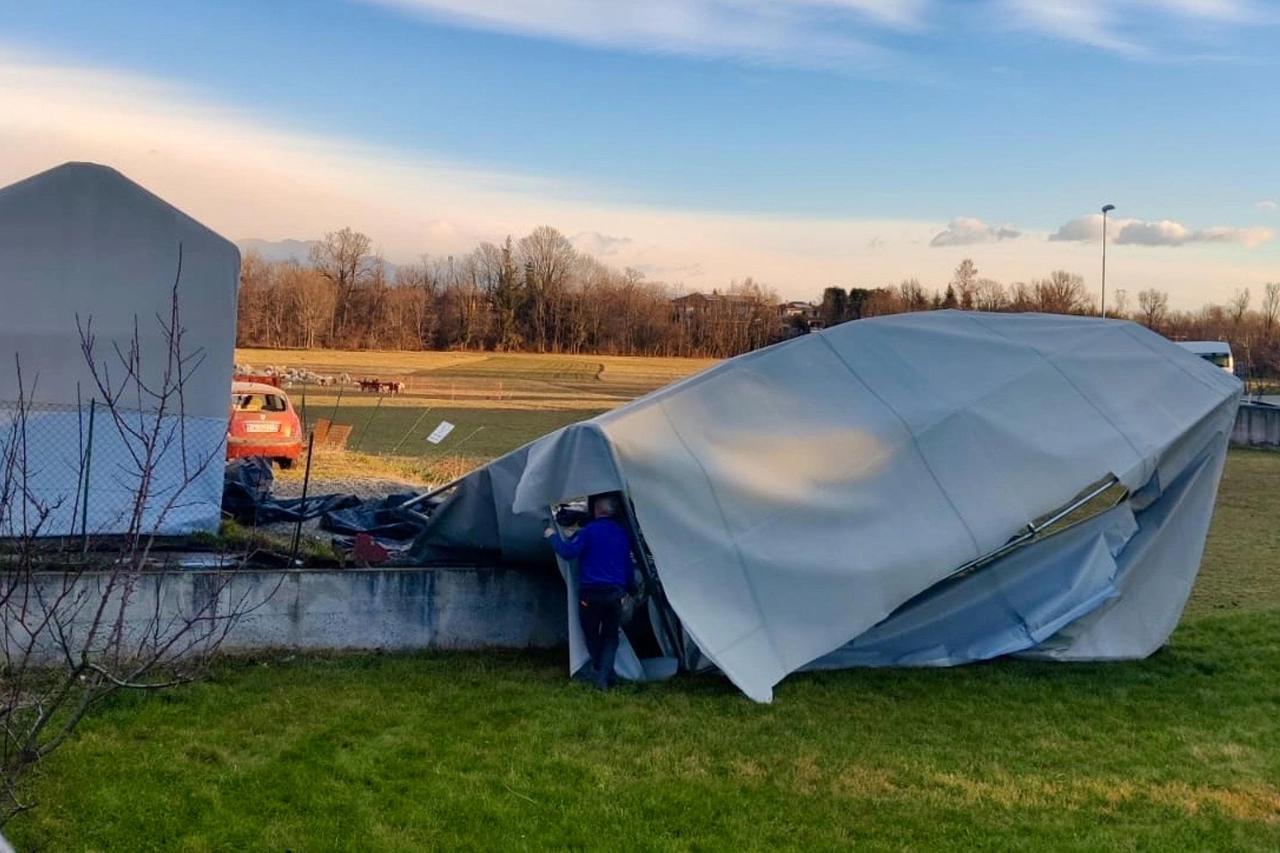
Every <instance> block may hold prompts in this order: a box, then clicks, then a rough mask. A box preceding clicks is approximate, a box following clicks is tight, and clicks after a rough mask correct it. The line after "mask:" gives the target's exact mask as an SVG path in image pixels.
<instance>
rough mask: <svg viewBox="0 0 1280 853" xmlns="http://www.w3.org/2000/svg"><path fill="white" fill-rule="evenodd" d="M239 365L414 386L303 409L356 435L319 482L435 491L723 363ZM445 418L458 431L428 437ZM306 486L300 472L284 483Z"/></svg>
mask: <svg viewBox="0 0 1280 853" xmlns="http://www.w3.org/2000/svg"><path fill="white" fill-rule="evenodd" d="M236 362H237V363H238V364H248V365H250V366H252V367H254V368H256V369H259V370H260V369H261V368H263V367H265V366H267V365H272V366H278V367H305V368H307V369H308V370H314V371H317V372H319V373H322V374H330V375H340V374H342V373H347V374H349V375H350V376H351V377H352V378H353V379H356V380H358V379H360V378H362V377H367V378H376V379H382V380H386V381H398V382H404V383H405V390H404V392H403V393H400V394H373V393H367V392H361V391H360V390H359V388H358V387H354V386H338V387H335V386H323V387H322V386H318V385H295V386H294V387H292V388H289V389H288V390H289V396H290V397H291V399H292V400H293V403H294V406H295V407H296V408H297V409H298V410H299V412H300V413H302V414H303V416H304V420H305V421H306V422H307V423H308V424H309V425H313V424H314V423H315V422H316V420H317V419H319V418H325V419H327V420H329V421H331V422H333V423H341V424H348V425H350V426H351V428H352V432H351V437H350V439H349V441H348V442H347V452H346V453H342V454H334V453H322V454H320V455H319V456H317V458H316V459H315V461H314V468H315V476H316V477H317V478H318V479H321V480H325V479H330V480H333V479H344V480H345V479H352V478H358V477H359V476H360V475H361V472H362V471H363V472H369V474H370V475H375V476H379V477H390V478H395V479H400V480H403V481H405V482H409V483H418V484H423V485H433V484H440V483H443V482H447V481H448V480H451V479H453V478H454V477H456V476H458V475H459V474H460V473H464V472H466V471H468V470H471V469H473V468H475V467H478V466H479V465H482V464H483V463H485V462H487V461H489V460H491V459H494V458H495V457H498V456H501V455H502V454H504V453H507V452H509V451H511V450H514V449H516V448H517V447H520V446H521V445H523V444H526V443H528V442H530V441H533V440H534V439H535V438H538V437H540V436H542V435H545V434H547V433H549V432H552V431H554V430H557V429H559V428H560V427H563V426H566V425H568V424H571V423H575V422H577V421H580V420H585V419H587V418H591V417H594V416H595V415H598V414H600V413H602V412H605V411H608V410H609V409H612V408H615V407H617V406H619V405H621V404H623V403H625V402H627V401H629V400H634V399H635V398H636V397H639V396H642V395H644V394H647V393H649V392H650V391H654V390H657V389H658V388H661V387H663V386H664V385H668V384H670V383H671V382H674V381H675V380H677V379H681V378H684V377H685V376H688V375H690V374H692V373H695V372H697V371H699V370H701V369H703V368H705V367H708V366H709V365H711V364H714V363H715V362H714V361H713V360H710V359H685V358H631V357H620V356H590V357H583V356H571V355H565V356H560V355H525V354H502V353H498V354H494V353H438V352H405V353H402V352H372V353H370V352H340V351H327V350H305V351H302V350H292V351H277V350H253V349H241V350H237V351H236ZM441 421H448V422H449V423H452V424H454V427H455V428H454V431H453V432H452V433H451V434H450V435H449V436H448V437H447V438H446V439H445V440H444V441H442V442H441V443H439V444H431V443H429V442H428V441H427V436H429V435H430V434H431V431H432V430H433V429H435V428H436V426H437V425H438V424H439V423H440V422H441ZM282 476H283V477H284V478H285V479H298V478H300V477H301V472H300V471H299V470H295V471H292V472H288V473H285V474H283V475H282Z"/></svg>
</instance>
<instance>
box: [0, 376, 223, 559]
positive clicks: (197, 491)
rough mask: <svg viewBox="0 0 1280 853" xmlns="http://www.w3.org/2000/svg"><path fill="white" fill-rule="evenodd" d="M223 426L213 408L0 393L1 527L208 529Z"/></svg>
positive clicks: (95, 532) (89, 533)
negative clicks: (42, 399)
mask: <svg viewBox="0 0 1280 853" xmlns="http://www.w3.org/2000/svg"><path fill="white" fill-rule="evenodd" d="M225 435H226V421H225V420H222V419H218V418H193V417H182V416H179V415H169V414H165V415H161V414H159V413H157V412H145V411H137V410H132V411H131V410H126V409H122V408H120V407H119V406H118V405H114V406H113V405H107V404H105V403H102V402H101V401H90V402H88V403H85V404H83V405H74V404H71V405H67V404H56V403H37V402H30V401H11V400H10V401H0V536H3V537H8V538H13V537H33V536H36V537H79V538H81V539H87V538H89V537H93V536H102V535H120V534H130V533H141V534H150V533H156V534H161V535H183V534H187V533H192V532H194V531H197V530H210V529H215V528H216V526H217V522H218V519H219V517H220V507H221V496H222V469H223V455H224V452H225V451H224V445H223V441H224V439H225Z"/></svg>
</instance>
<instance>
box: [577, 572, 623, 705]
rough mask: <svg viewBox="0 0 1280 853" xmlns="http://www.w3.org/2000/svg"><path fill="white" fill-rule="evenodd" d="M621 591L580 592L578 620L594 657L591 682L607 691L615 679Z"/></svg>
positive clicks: (620, 622) (611, 587) (606, 589)
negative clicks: (614, 662)
mask: <svg viewBox="0 0 1280 853" xmlns="http://www.w3.org/2000/svg"><path fill="white" fill-rule="evenodd" d="M625 595H626V591H625V590H623V589H621V588H620V587H616V586H610V587H602V588H592V589H581V590H579V591H578V619H579V620H580V621H581V622H582V634H583V636H584V637H585V638H586V641H587V654H589V655H591V668H592V676H591V680H592V681H593V682H594V683H595V685H596V687H599V688H600V689H601V690H605V689H607V688H608V687H609V682H610V681H611V680H612V679H613V660H614V658H615V657H617V654H618V629H619V628H621V627H622V598H623V596H625Z"/></svg>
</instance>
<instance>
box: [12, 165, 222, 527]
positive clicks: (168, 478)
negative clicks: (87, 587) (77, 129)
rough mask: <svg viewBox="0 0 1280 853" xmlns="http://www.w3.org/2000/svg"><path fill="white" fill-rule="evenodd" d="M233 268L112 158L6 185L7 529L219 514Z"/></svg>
mask: <svg viewBox="0 0 1280 853" xmlns="http://www.w3.org/2000/svg"><path fill="white" fill-rule="evenodd" d="M239 269H240V255H239V251H238V250H237V249H236V247H235V246H234V245H233V244H232V243H230V242H229V241H227V240H226V239H224V238H222V237H220V236H218V235H217V234H215V233H214V232H213V231H210V230H209V229H208V228H205V227H204V226H203V225H201V224H200V223H198V222H196V221H195V220H194V219H192V218H191V217H189V216H187V215H186V214H184V213H182V212H181V211H179V210H177V209H176V208H174V207H172V206H171V205H169V204H167V203H166V202H164V201H163V200H161V199H159V198H157V197H156V196H154V195H152V194H151V193H149V192H147V191H146V190H145V189H143V188H142V187H140V186H138V185H137V184H135V183H133V182H132V181H130V180H128V179H127V178H125V177H124V176H123V175H121V174H120V173H119V172H117V171H115V170H113V169H110V168H107V167H105V166H99V165H94V164H90V163H67V164H65V165H62V166H59V167H57V168H54V169H51V170H49V171H47V172H43V173H41V174H39V175H35V176H34V177H31V178H28V179H26V180H24V181H20V182H19V183H16V184H13V185H11V186H8V187H5V188H4V189H0V293H2V294H3V299H4V310H3V312H0V343H2V344H3V347H2V352H0V358H3V360H4V363H5V368H4V369H3V370H0V428H2V431H0V458H3V459H4V460H6V461H9V462H10V464H9V465H8V467H7V469H6V472H5V474H4V476H6V477H7V481H8V483H9V485H10V486H12V485H14V484H15V483H16V482H20V483H21V484H22V485H23V486H24V488H23V490H22V491H23V492H24V493H25V495H26V497H25V498H23V497H21V496H19V495H18V494H17V493H15V492H14V491H13V490H12V489H10V490H9V491H8V492H4V493H3V494H5V495H7V496H8V498H7V500H5V502H4V506H0V526H2V527H3V530H0V535H3V536H15V535H24V534H37V535H41V536H65V535H79V534H81V533H82V532H83V533H87V534H90V535H93V534H117V533H126V532H129V531H130V530H131V529H132V530H135V531H138V532H143V533H150V532H155V533H159V534H185V533H190V532H193V531H198V530H215V529H216V528H217V524H218V521H219V518H220V506H221V495H222V470H223V459H224V454H225V444H224V443H225V440H226V429H227V411H228V409H227V406H228V402H227V401H228V394H229V393H230V390H229V389H230V387H231V370H232V363H233V360H234V346H235V327H236V289H237V286H238V281H239ZM175 305H176V314H175V312H174V308H175ZM175 316H176V319H177V325H176V326H174V325H173V320H174V317H175ZM169 327H172V328H173V329H174V330H175V331H176V332H177V335H176V336H175V335H170V334H169V333H168V332H167V331H166V329H167V328H169ZM86 337H91V338H92V352H91V354H86V352H85V351H84V347H83V343H84V341H85V339H86ZM15 357H16V360H15ZM179 357H180V360H179ZM91 364H94V365H96V373H97V378H95V375H94V373H95V371H94V370H93V369H91ZM17 366H20V367H21V382H20V381H19V374H18V370H17V369H16V368H17ZM179 377H180V378H179ZM104 386H105V387H104ZM166 389H167V390H166ZM108 397H111V398H114V402H112V403H110V404H108V403H109V400H108ZM144 473H145V475H146V476H144ZM144 484H145V485H144ZM140 497H141V500H139V498H140Z"/></svg>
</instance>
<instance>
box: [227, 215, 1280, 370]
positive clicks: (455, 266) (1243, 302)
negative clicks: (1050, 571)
mask: <svg viewBox="0 0 1280 853" xmlns="http://www.w3.org/2000/svg"><path fill="white" fill-rule="evenodd" d="M1262 291H1263V292H1262V296H1261V299H1260V301H1259V303H1258V307H1257V308H1256V309H1255V308H1254V307H1253V303H1252V301H1251V294H1250V291H1249V290H1248V289H1247V288H1245V289H1241V290H1238V291H1237V292H1236V295H1235V296H1234V297H1233V299H1232V300H1231V301H1230V302H1229V303H1228V304H1227V305H1225V306H1220V305H1207V306H1205V307H1203V308H1201V309H1198V310H1196V311H1172V310H1170V308H1169V297H1168V294H1167V293H1165V292H1164V291H1161V290H1157V289H1154V288H1151V289H1147V290H1143V291H1141V292H1140V293H1138V294H1136V299H1135V300H1134V301H1133V302H1132V303H1131V302H1130V299H1129V294H1128V292H1126V291H1125V290H1123V289H1121V290H1117V291H1115V293H1114V296H1113V302H1112V304H1111V305H1110V306H1109V308H1110V310H1109V311H1108V315H1109V316H1118V317H1127V318H1130V319H1133V320H1135V321H1137V322H1140V323H1143V324H1144V325H1146V326H1148V327H1150V328H1152V329H1154V330H1156V331H1158V332H1161V333H1162V334H1165V335H1167V336H1169V337H1172V338H1175V339H1177V338H1183V339H1214V340H1216V339H1225V340H1229V341H1231V342H1232V343H1233V345H1235V346H1236V347H1237V348H1241V349H1243V350H1244V351H1245V353H1246V354H1247V357H1248V358H1249V359H1250V360H1252V361H1253V362H1254V364H1255V368H1256V369H1259V370H1262V371H1263V372H1280V360H1277V356H1280V352H1278V350H1280V323H1277V318H1278V315H1280V283H1273V284H1267V285H1264V286H1263V288H1262ZM674 296H675V291H674V290H673V289H672V288H670V287H668V286H667V285H665V284H663V283H660V282H652V281H647V280H646V279H645V278H644V276H643V275H642V274H641V273H640V272H639V271H637V270H634V269H626V270H622V271H619V270H617V269H614V268H612V267H609V266H607V265H605V264H603V263H601V262H600V261H598V260H597V259H595V258H594V257H592V256H591V255H589V254H586V253H583V252H580V251H578V250H577V249H575V248H574V246H573V243H572V242H571V241H570V240H569V239H568V238H567V237H565V236H564V235H563V234H561V233H560V232H559V231H557V230H556V229H555V228H551V227H549V226H542V227H539V228H537V229H535V230H534V231H533V232H532V233H531V234H529V235H528V236H526V237H523V238H521V239H519V240H512V239H511V238H510V237H508V238H507V240H506V241H505V242H504V243H503V244H502V245H495V244H492V243H482V244H481V245H480V246H478V247H477V248H476V249H475V250H474V251H472V252H471V253H470V254H467V255H464V256H461V257H455V256H448V257H428V256H425V255H424V256H423V257H422V258H421V259H420V260H419V261H418V262H416V263H413V264H408V265H401V266H392V265H390V264H387V263H385V262H384V261H383V259H382V258H381V257H379V256H378V254H377V253H376V252H375V251H374V250H373V246H372V242H371V241H370V239H369V238H368V237H367V236H365V235H364V234H361V233H359V232H357V231H353V230H352V229H350V228H344V229H342V230H341V231H335V232H333V233H330V234H327V235H326V236H325V238H324V240H323V241H320V242H319V243H317V244H315V245H314V246H313V247H312V250H311V255H310V257H309V259H308V261H307V262H306V263H300V262H296V261H283V262H280V261H277V262H268V261H265V260H263V259H262V258H261V257H259V256H257V255H254V254H249V255H247V256H246V257H245V259H244V265H243V268H242V273H241V289H240V325H239V334H238V342H239V344H240V345H241V346H262V347H305V348H315V347H332V348H343V349H406V350H415V349H438V350H447V349H463V350H494V351H526V352H563V353H588V352H590V353H600V354H608V355H692V356H712V357H726V356H732V355H736V354H738V353H740V352H745V351H747V350H750V349H755V348H757V347H760V346H764V345H766V344H769V343H772V342H774V341H777V340H779V339H780V338H783V337H788V336H790V335H792V334H795V333H797V332H799V331H804V330H806V329H807V328H808V325H809V321H810V320H814V319H816V320H817V324H818V325H823V326H833V325H836V324H839V323H842V322H846V321H848V320H854V319H858V318H861V317H873V316H876V315H881V314H896V313H902V312H906V311H927V310H933V309H939V308H958V309H961V310H974V311H1041V312H1047V313H1056V314H1097V313H1099V305H1098V303H1097V302H1096V301H1095V299H1094V295H1093V294H1092V293H1090V292H1089V290H1088V289H1087V288H1086V286H1085V282H1084V279H1082V278H1081V277H1080V276H1078V275H1076V274H1074V273H1071V272H1068V271H1066V270H1057V271H1054V272H1051V273H1049V274H1048V275H1047V276H1045V277H1044V278H1039V279H1032V280H1030V281H1018V282H1013V283H1010V284H1005V283H1002V282H999V281H995V280H993V279H990V278H985V277H983V276H981V275H980V274H979V272H978V268H977V266H976V265H975V264H974V262H973V261H972V260H970V259H965V260H964V261H962V262H961V263H960V265H959V266H957V267H956V269H955V272H954V273H953V275H952V277H951V280H950V281H948V282H947V284H946V285H945V287H944V288H942V289H927V288H926V287H925V286H924V285H922V284H921V283H920V281H919V280H918V279H914V278H911V279H906V280H904V281H902V282H900V283H899V284H897V285H894V286H885V287H875V288H860V287H854V288H850V289H847V290H846V289H844V288H841V287H828V288H826V290H825V291H823V293H822V297H821V301H820V303H819V304H818V305H817V306H816V311H815V312H814V313H815V314H816V317H812V318H806V317H793V318H791V320H787V319H784V317H783V314H784V313H785V312H780V311H779V310H778V299H777V296H776V295H775V294H774V293H773V292H772V291H771V290H769V289H768V288H767V287H763V286H761V285H759V284H758V283H756V282H754V281H753V280H752V279H750V278H748V279H746V280H745V281H743V282H741V283H737V282H735V283H731V284H730V286H729V287H728V288H726V291H725V292H724V293H722V294H721V293H716V294H714V295H713V298H711V299H707V300H703V301H702V302H701V303H699V304H698V305H696V306H689V305H683V306H682V305H679V304H677V303H676V302H673V297H674ZM694 308H696V310H693V309H694Z"/></svg>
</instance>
